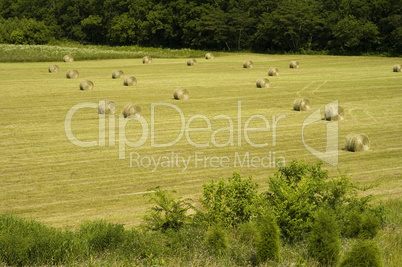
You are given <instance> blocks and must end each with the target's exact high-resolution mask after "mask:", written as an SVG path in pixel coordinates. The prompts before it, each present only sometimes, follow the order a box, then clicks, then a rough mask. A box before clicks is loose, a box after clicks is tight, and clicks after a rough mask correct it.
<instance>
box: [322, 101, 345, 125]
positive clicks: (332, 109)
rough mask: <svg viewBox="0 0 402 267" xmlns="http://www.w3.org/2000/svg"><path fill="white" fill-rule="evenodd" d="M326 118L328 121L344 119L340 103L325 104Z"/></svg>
mask: <svg viewBox="0 0 402 267" xmlns="http://www.w3.org/2000/svg"><path fill="white" fill-rule="evenodd" d="M324 113H325V119H326V120H327V121H340V120H343V116H344V112H343V108H342V107H341V106H338V105H325V108H324Z"/></svg>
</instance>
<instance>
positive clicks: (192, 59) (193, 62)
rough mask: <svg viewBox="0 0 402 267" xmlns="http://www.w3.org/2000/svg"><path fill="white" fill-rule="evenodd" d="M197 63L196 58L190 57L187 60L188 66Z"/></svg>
mask: <svg viewBox="0 0 402 267" xmlns="http://www.w3.org/2000/svg"><path fill="white" fill-rule="evenodd" d="M194 65H197V60H196V59H195V58H190V59H189V60H187V66H194Z"/></svg>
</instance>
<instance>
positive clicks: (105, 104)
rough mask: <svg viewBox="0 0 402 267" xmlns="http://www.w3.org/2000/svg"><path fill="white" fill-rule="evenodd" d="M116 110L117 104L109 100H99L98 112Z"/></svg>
mask: <svg viewBox="0 0 402 267" xmlns="http://www.w3.org/2000/svg"><path fill="white" fill-rule="evenodd" d="M115 112H116V104H115V103H114V102H113V101H109V100H99V105H98V114H105V115H106V114H112V115H113V114H114V113H115Z"/></svg>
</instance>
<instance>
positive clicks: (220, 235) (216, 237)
mask: <svg viewBox="0 0 402 267" xmlns="http://www.w3.org/2000/svg"><path fill="white" fill-rule="evenodd" d="M205 243H206V246H207V249H208V250H209V251H210V252H211V253H214V254H217V255H219V254H223V253H225V252H226V251H227V249H228V247H229V245H228V237H227V233H226V230H225V228H223V227H222V226H220V225H214V226H211V227H210V228H209V230H208V231H207V233H206V235H205Z"/></svg>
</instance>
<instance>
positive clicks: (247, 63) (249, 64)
mask: <svg viewBox="0 0 402 267" xmlns="http://www.w3.org/2000/svg"><path fill="white" fill-rule="evenodd" d="M253 67H254V63H253V61H251V60H247V61H244V62H243V68H245V69H251V68H253Z"/></svg>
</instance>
